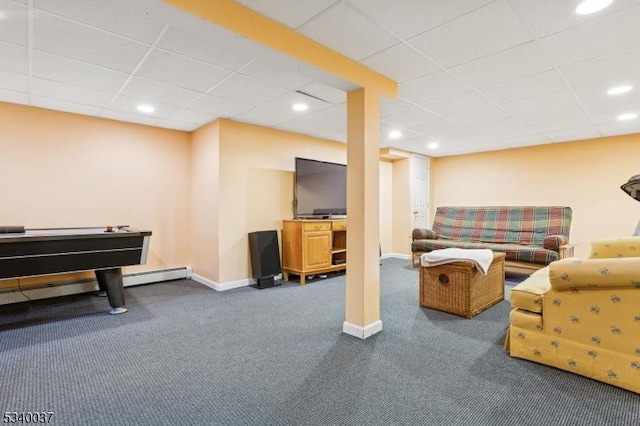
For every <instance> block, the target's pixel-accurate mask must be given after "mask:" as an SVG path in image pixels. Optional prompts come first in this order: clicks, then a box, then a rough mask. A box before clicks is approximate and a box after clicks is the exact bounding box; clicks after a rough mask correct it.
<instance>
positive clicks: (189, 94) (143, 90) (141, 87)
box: [122, 77, 200, 107]
mask: <svg viewBox="0 0 640 426" xmlns="http://www.w3.org/2000/svg"><path fill="white" fill-rule="evenodd" d="M122 94H123V95H126V96H130V97H133V98H137V99H140V100H143V101H149V102H158V103H161V104H165V105H174V106H178V107H181V106H184V105H187V104H188V103H190V102H191V101H194V100H195V99H196V98H197V97H198V96H200V93H199V92H196V91H194V90H190V89H184V88H182V87H177V86H173V85H170V84H166V83H161V82H159V81H155V80H149V79H146V78H141V77H134V78H132V79H131V80H130V81H129V82H128V83H127V85H126V86H125V87H124V89H123V90H122Z"/></svg>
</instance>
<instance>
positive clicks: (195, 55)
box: [158, 27, 252, 70]
mask: <svg viewBox="0 0 640 426" xmlns="http://www.w3.org/2000/svg"><path fill="white" fill-rule="evenodd" d="M226 40H227V39H226V38H225V39H221V40H218V39H216V38H213V39H211V38H210V39H205V38H202V37H200V36H198V35H195V34H191V33H189V32H188V31H184V30H182V29H179V28H174V27H170V28H168V29H167V31H166V32H165V33H164V35H163V36H162V38H161V39H160V41H159V42H158V47H159V48H162V49H166V50H169V51H171V52H174V53H179V54H181V55H184V56H188V57H190V58H192V59H197V60H199V61H202V62H206V63H207V64H210V65H215V66H217V67H221V68H225V69H227V70H235V69H236V68H238V67H240V66H241V65H243V64H245V63H247V62H249V61H250V60H251V59H252V56H251V55H248V54H246V53H243V52H242V51H240V50H238V49H233V48H228V47H225V46H224V45H221V44H219V43H224V42H225V41H226Z"/></svg>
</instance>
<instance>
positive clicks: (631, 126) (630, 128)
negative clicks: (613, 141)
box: [598, 121, 640, 136]
mask: <svg viewBox="0 0 640 426" xmlns="http://www.w3.org/2000/svg"><path fill="white" fill-rule="evenodd" d="M598 130H599V131H600V133H601V134H602V136H617V135H628V134H631V133H640V123H638V122H637V121H629V122H626V123H623V124H622V125H620V124H602V125H599V126H598Z"/></svg>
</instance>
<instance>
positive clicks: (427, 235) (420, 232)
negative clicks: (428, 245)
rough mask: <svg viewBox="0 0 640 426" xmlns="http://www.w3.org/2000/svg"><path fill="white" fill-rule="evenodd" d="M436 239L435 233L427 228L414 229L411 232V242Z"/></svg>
mask: <svg viewBox="0 0 640 426" xmlns="http://www.w3.org/2000/svg"><path fill="white" fill-rule="evenodd" d="M436 238H438V236H437V235H436V231H434V230H432V229H428V228H415V229H414V230H413V231H412V232H411V239H412V240H435V239H436Z"/></svg>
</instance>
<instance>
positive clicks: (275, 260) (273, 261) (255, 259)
mask: <svg viewBox="0 0 640 426" xmlns="http://www.w3.org/2000/svg"><path fill="white" fill-rule="evenodd" d="M249 252H250V254H251V272H252V274H253V278H255V279H256V280H257V283H256V284H252V285H251V287H255V288H259V289H263V288H267V287H273V286H274V285H280V283H278V284H276V282H275V280H274V276H275V275H277V274H279V273H280V272H282V269H281V268H280V247H279V246H278V232H277V231H258V232H251V233H250V234H249Z"/></svg>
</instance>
